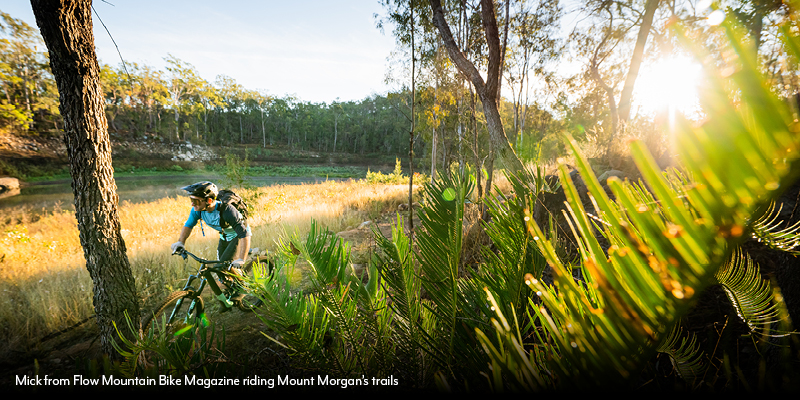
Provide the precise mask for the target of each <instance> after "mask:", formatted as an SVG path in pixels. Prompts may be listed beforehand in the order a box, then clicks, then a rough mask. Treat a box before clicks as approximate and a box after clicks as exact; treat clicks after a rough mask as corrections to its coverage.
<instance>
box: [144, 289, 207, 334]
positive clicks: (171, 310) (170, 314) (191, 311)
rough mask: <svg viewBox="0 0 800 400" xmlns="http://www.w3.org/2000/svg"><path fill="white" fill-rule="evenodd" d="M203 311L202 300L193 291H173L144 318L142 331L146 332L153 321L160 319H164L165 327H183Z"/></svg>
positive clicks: (198, 316)
mask: <svg viewBox="0 0 800 400" xmlns="http://www.w3.org/2000/svg"><path fill="white" fill-rule="evenodd" d="M204 309H205V307H204V304H203V298H202V297H200V296H197V295H196V294H195V293H194V292H193V291H189V290H177V291H174V292H172V293H170V294H169V295H168V296H167V298H166V299H164V301H163V302H161V304H159V305H158V307H156V308H155V310H153V312H151V313H149V314H148V315H147V316H146V317H145V319H144V322H143V323H142V330H143V331H145V332H147V330H149V329H150V327H151V326H150V325H151V324H152V323H153V322H154V321H159V320H160V319H162V318H165V322H166V325H167V327H170V328H176V326H177V325H184V324H185V323H186V322H187V320H189V319H191V318H192V317H194V318H200V317H201V316H202V315H203V311H204Z"/></svg>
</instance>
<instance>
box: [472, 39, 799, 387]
mask: <svg viewBox="0 0 800 400" xmlns="http://www.w3.org/2000/svg"><path fill="white" fill-rule="evenodd" d="M725 29H726V31H727V33H728V35H729V38H730V39H731V40H730V43H731V51H733V52H735V53H736V54H738V56H739V57H738V60H739V62H740V64H739V65H737V66H736V68H735V72H733V73H732V74H731V75H730V80H729V81H723V80H722V79H721V78H719V77H720V75H719V74H716V73H708V79H709V86H710V90H709V91H707V92H706V93H705V95H706V96H705V98H704V99H703V100H704V103H705V106H706V107H705V109H706V110H707V112H708V121H707V122H706V123H705V124H703V125H702V126H700V127H694V126H692V125H691V124H690V123H689V122H688V121H685V120H679V131H680V132H679V135H678V137H677V142H678V150H677V152H678V153H679V154H680V155H681V159H680V161H681V162H680V166H681V167H680V170H677V169H674V170H670V171H667V172H662V171H661V170H660V169H659V168H658V166H657V165H656V163H655V161H654V160H653V158H652V157H651V156H650V154H649V153H648V152H647V151H646V150H645V147H644V145H643V144H642V143H639V142H634V143H632V146H631V151H632V155H633V157H634V159H635V161H636V164H637V166H638V167H639V170H640V172H641V174H642V176H643V178H644V179H643V183H641V184H637V183H628V182H621V181H620V180H618V179H613V178H612V179H609V181H608V184H609V187H610V190H611V192H612V193H613V196H609V195H607V194H606V192H605V190H604V189H603V187H602V186H601V185H600V182H598V180H597V179H596V178H595V176H594V174H593V173H592V170H591V168H590V167H589V165H588V163H587V162H586V159H585V158H583V157H582V156H581V155H580V154H579V149H578V146H577V144H576V143H575V142H574V141H571V140H570V141H569V144H570V146H571V149H572V151H573V152H574V154H575V155H576V160H577V161H576V162H577V169H578V171H579V172H580V175H581V176H582V177H583V178H584V181H585V182H586V185H587V187H588V190H589V192H590V198H591V209H586V208H587V207H585V204H584V203H585V202H583V201H582V200H581V196H580V195H579V193H578V190H577V189H576V186H575V185H574V184H573V182H572V181H571V179H570V175H569V174H568V171H567V170H566V168H564V167H562V168H561V172H560V177H561V181H562V182H563V183H564V187H565V194H566V197H567V199H568V205H567V214H568V215H567V216H568V223H569V226H570V229H571V231H572V233H573V234H574V236H575V237H576V239H577V240H578V249H579V253H580V257H579V259H578V260H564V259H563V258H562V257H559V256H558V255H557V252H556V247H557V246H556V245H555V244H554V243H553V241H552V240H542V239H543V238H545V237H546V236H545V234H544V233H543V232H542V229H540V227H539V226H537V225H536V223H534V222H533V218H528V229H529V233H530V235H531V236H533V237H535V238H539V239H540V240H537V241H536V243H537V246H538V248H539V250H540V251H541V252H542V254H543V255H544V256H545V257H546V258H547V262H548V264H549V266H550V267H551V268H552V269H553V273H554V274H553V275H554V280H555V284H554V285H553V286H548V285H545V284H544V283H543V282H542V281H541V279H539V278H538V277H537V276H535V275H531V276H529V280H528V282H529V286H530V288H531V289H532V290H533V291H535V292H537V293H541V297H540V298H541V303H534V302H532V303H531V307H530V310H531V313H533V314H534V315H535V317H534V319H535V321H536V324H537V326H538V331H539V332H540V334H539V336H538V338H539V339H538V340H537V341H535V342H534V343H533V344H532V346H533V348H532V349H531V348H530V346H528V347H525V346H523V338H522V337H521V335H520V334H519V331H518V328H517V329H515V327H514V326H513V325H512V324H510V323H509V322H508V321H509V316H508V315H501V314H500V313H498V315H497V317H496V320H497V321H500V322H498V323H496V324H495V325H496V329H495V330H494V331H495V332H494V335H490V334H487V335H483V334H482V335H481V343H482V344H483V346H484V347H485V348H486V349H487V352H488V353H489V354H491V355H492V363H493V368H492V370H493V371H498V370H500V371H507V375H504V376H497V377H496V379H495V380H494V382H493V385H494V388H495V389H500V388H522V389H546V388H551V387H552V388H570V387H571V388H580V387H584V388H594V387H606V388H635V387H636V385H638V384H641V382H640V381H638V380H637V378H638V377H639V373H640V371H641V370H642V367H643V365H644V364H645V363H646V362H647V361H648V360H650V359H652V358H653V357H654V354H655V353H656V352H658V351H661V352H664V353H666V354H668V355H669V357H670V359H671V360H672V362H673V363H674V364H675V366H676V367H677V370H678V373H679V374H680V375H681V376H683V377H684V378H686V379H689V380H692V379H695V378H697V376H698V374H697V372H698V368H700V358H699V355H698V353H697V347H696V345H695V340H694V339H693V338H692V337H691V336H683V337H682V336H680V335H679V333H678V332H680V329H679V328H678V323H679V319H680V317H681V316H683V315H686V314H687V313H688V312H689V311H690V309H691V307H693V306H694V305H695V304H696V301H697V299H698V297H699V294H700V293H701V292H702V291H703V290H704V289H706V288H707V287H709V286H710V285H713V284H720V285H722V287H723V288H724V291H725V293H726V295H727V296H728V298H729V299H730V300H731V302H732V304H733V306H734V309H735V310H736V312H737V314H738V317H739V318H741V319H742V320H743V321H744V322H745V323H746V324H747V325H748V326H749V327H750V331H751V333H752V334H753V335H754V339H762V340H763V339H764V338H760V337H758V334H759V333H760V332H765V329H766V332H770V328H772V329H773V330H772V331H771V332H772V334H773V335H775V334H776V332H775V330H774V328H775V326H776V325H777V322H778V321H779V320H780V319H781V318H780V317H781V316H782V315H785V314H783V313H781V303H780V302H779V301H776V298H775V297H774V296H773V291H772V288H771V287H770V285H769V283H768V282H767V281H766V280H764V279H763V278H761V277H760V275H759V272H758V268H757V266H756V265H755V264H754V263H753V262H752V261H751V260H750V259H749V257H748V256H747V255H746V254H744V253H743V252H741V251H740V250H738V246H739V245H741V244H742V243H743V242H744V241H746V240H747V239H749V238H750V237H751V235H752V237H756V238H758V239H760V240H761V241H762V242H764V243H766V244H768V245H770V246H771V247H773V248H777V249H782V250H788V251H792V246H794V244H795V243H796V240H797V226H792V227H788V228H783V229H781V228H780V226H781V225H780V224H776V223H775V220H774V218H771V217H769V216H768V215H769V213H767V214H763V211H760V210H763V209H764V208H767V206H768V205H769V204H770V203H771V200H772V199H774V198H776V197H777V196H778V195H779V194H780V193H781V192H782V190H785V188H787V187H788V186H789V185H790V184H791V183H792V182H793V181H794V180H795V178H796V177H797V171H798V168H797V157H796V154H797V151H798V146H800V137H798V130H797V123H796V122H794V121H793V120H792V114H791V112H790V110H789V108H788V107H787V105H786V104H785V103H784V102H782V101H780V100H779V99H777V98H776V96H774V95H773V93H771V92H770V90H769V89H768V88H766V87H765V86H764V85H763V80H762V79H760V78H759V75H758V73H757V70H756V68H755V63H754V62H753V60H752V59H751V58H750V57H749V54H750V52H749V51H747V49H744V48H743V47H742V46H741V45H740V44H739V43H741V41H740V40H739V39H740V38H741V37H740V36H739V35H738V34H737V32H735V30H734V28H732V27H731V26H726V27H725ZM787 32H788V31H787ZM787 41H788V42H789V44H790V45H788V46H787V48H792V46H791V44H795V46H794V48H796V43H797V40H796V39H788V38H787ZM795 56H797V54H795ZM698 58H699V59H701V60H707V59H708V58H707V57H706V56H705V55H703V54H698ZM705 66H706V68H707V69H709V70H710V69H712V68H713V67H711V66H710V65H709V64H706V65H705ZM729 83H731V84H733V85H734V88H735V89H734V90H735V91H734V93H736V95H737V96H738V97H739V98H740V99H741V103H742V105H741V106H739V107H737V106H735V105H734V102H733V101H732V100H731V99H730V98H729V97H728V96H726V95H725V93H729V91H728V89H729V88H728V87H726V86H725V85H726V84H729ZM612 197H613V200H612ZM587 212H590V213H591V214H593V215H596V216H597V217H598V218H597V219H591V218H589V216H588V215H587ZM762 214H763V215H765V216H762V217H760V218H759V216H760V215H762ZM600 239H602V240H600ZM604 242H607V243H608V246H603V244H602V243H604ZM576 268H580V269H581V270H582V272H583V274H582V276H583V277H584V278H585V281H584V282H578V281H576V280H575V279H573V277H572V270H574V269H576ZM512 321H513V320H512ZM777 333H778V334H780V333H782V332H777ZM490 338H493V340H490ZM500 345H502V346H504V349H508V348H514V349H515V350H516V351H508V350H506V351H500V350H498V346H500ZM794 357H795V361H796V358H797V355H794ZM727 367H728V368H730V367H731V366H730V365H728V366H727ZM734 368H735V366H734ZM509 376H511V377H514V379H509V378H508V377H509ZM553 376H557V377H558V379H550V378H549V377H553ZM543 377H548V379H544V378H543ZM534 378H535V379H534ZM784 378H785V377H784ZM778 381H780V379H778ZM690 384H692V385H694V386H693V387H705V386H704V383H703V382H699V381H696V380H695V381H692V382H691V383H690ZM551 385H552V386H551Z"/></svg>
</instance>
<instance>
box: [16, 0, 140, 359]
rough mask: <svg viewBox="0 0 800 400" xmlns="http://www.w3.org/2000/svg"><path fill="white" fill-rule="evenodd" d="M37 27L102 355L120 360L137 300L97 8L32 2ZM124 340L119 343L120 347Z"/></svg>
mask: <svg viewBox="0 0 800 400" xmlns="http://www.w3.org/2000/svg"><path fill="white" fill-rule="evenodd" d="M31 5H32V6H33V12H34V15H35V16H36V24H37V25H38V26H39V29H40V31H41V34H42V37H43V38H44V42H45V44H46V45H47V49H48V51H49V53H50V68H51V70H52V72H53V75H54V77H55V80H56V84H57V85H58V92H59V99H60V105H59V110H60V111H61V115H62V116H63V118H64V132H65V133H64V140H65V142H66V145H67V153H68V156H69V161H70V174H71V175H72V190H73V193H74V196H75V216H76V218H77V222H78V230H79V232H80V241H81V246H83V250H84V257H85V258H86V269H87V270H88V271H89V275H90V276H91V278H92V282H93V283H94V296H93V303H94V308H95V313H96V320H97V324H98V326H99V328H100V343H101V346H102V349H103V351H104V352H105V353H106V354H108V355H109V356H111V357H112V358H119V354H118V353H117V352H116V351H115V350H114V348H113V346H112V341H113V340H114V337H115V336H116V332H115V329H114V323H116V324H117V326H118V327H119V330H120V332H123V333H125V334H127V335H130V336H131V337H133V334H132V333H131V332H130V330H129V329H128V327H127V326H126V323H125V315H126V314H127V315H128V316H129V317H130V319H131V321H132V323H133V324H134V325H133V326H136V327H138V326H139V298H138V296H137V294H136V285H135V283H134V278H133V274H132V273H131V268H130V263H129V261H128V256H127V255H126V249H125V242H124V240H123V239H122V235H121V234H120V224H119V216H118V213H117V203H118V198H117V194H116V183H115V182H114V170H113V168H112V166H111V144H110V141H109V136H108V122H107V120H106V115H105V111H104V105H103V91H102V89H101V87H100V79H99V70H100V69H99V66H98V63H97V57H96V55H95V49H94V36H93V33H92V13H91V1H88V0H82V1H67V0H60V1H44V0H31ZM117 341H118V340H117Z"/></svg>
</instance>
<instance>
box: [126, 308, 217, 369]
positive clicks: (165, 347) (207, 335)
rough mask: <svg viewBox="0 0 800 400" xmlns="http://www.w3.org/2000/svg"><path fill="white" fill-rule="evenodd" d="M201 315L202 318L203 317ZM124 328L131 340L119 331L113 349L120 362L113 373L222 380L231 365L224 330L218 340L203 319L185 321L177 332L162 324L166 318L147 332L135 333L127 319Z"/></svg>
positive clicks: (156, 322) (213, 329) (164, 323)
mask: <svg viewBox="0 0 800 400" xmlns="http://www.w3.org/2000/svg"><path fill="white" fill-rule="evenodd" d="M204 316H205V315H203V317H204ZM126 321H127V328H128V329H130V330H131V332H133V333H134V334H133V336H132V337H139V340H136V341H134V340H131V339H129V338H127V337H126V335H123V334H122V332H120V331H119V329H120V328H119V327H117V326H116V324H115V328H116V329H117V333H118V336H119V339H120V343H116V342H115V343H114V348H115V349H116V350H117V351H118V352H119V353H120V354H121V355H122V357H123V360H124V361H123V362H122V363H121V364H119V365H118V366H116V368H115V369H116V370H117V371H116V372H118V373H119V374H121V375H122V376H124V377H127V378H131V377H143V376H148V377H157V376H159V375H172V376H179V377H182V376H184V375H189V374H191V375H199V376H204V377H222V376H224V374H225V373H230V372H232V371H230V369H232V368H231V365H232V363H230V361H229V360H227V359H226V358H225V356H224V354H225V331H224V330H223V332H222V336H221V337H218V336H217V335H216V333H215V328H214V326H213V325H212V326H210V327H209V326H208V321H205V320H204V319H203V320H202V321H201V320H197V321H189V322H190V323H189V324H187V325H186V326H185V327H183V328H182V329H180V330H178V331H177V332H176V331H174V330H172V329H170V327H169V326H168V325H167V324H166V316H163V318H162V320H161V321H160V322H159V321H154V323H153V324H152V325H153V326H152V327H150V329H148V330H147V332H143V333H141V334H140V333H138V332H137V331H138V330H137V329H135V328H134V327H133V326H132V325H131V322H130V319H127V320H126Z"/></svg>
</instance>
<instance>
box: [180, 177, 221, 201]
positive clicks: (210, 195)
mask: <svg viewBox="0 0 800 400" xmlns="http://www.w3.org/2000/svg"><path fill="white" fill-rule="evenodd" d="M181 189H183V190H185V191H186V192H188V193H189V196H192V197H199V198H201V199H216V198H217V193H218V192H219V190H218V189H217V185H215V184H213V183H211V182H209V181H204V182H197V183H195V184H192V185H189V186H184V187H182V188H181Z"/></svg>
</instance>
